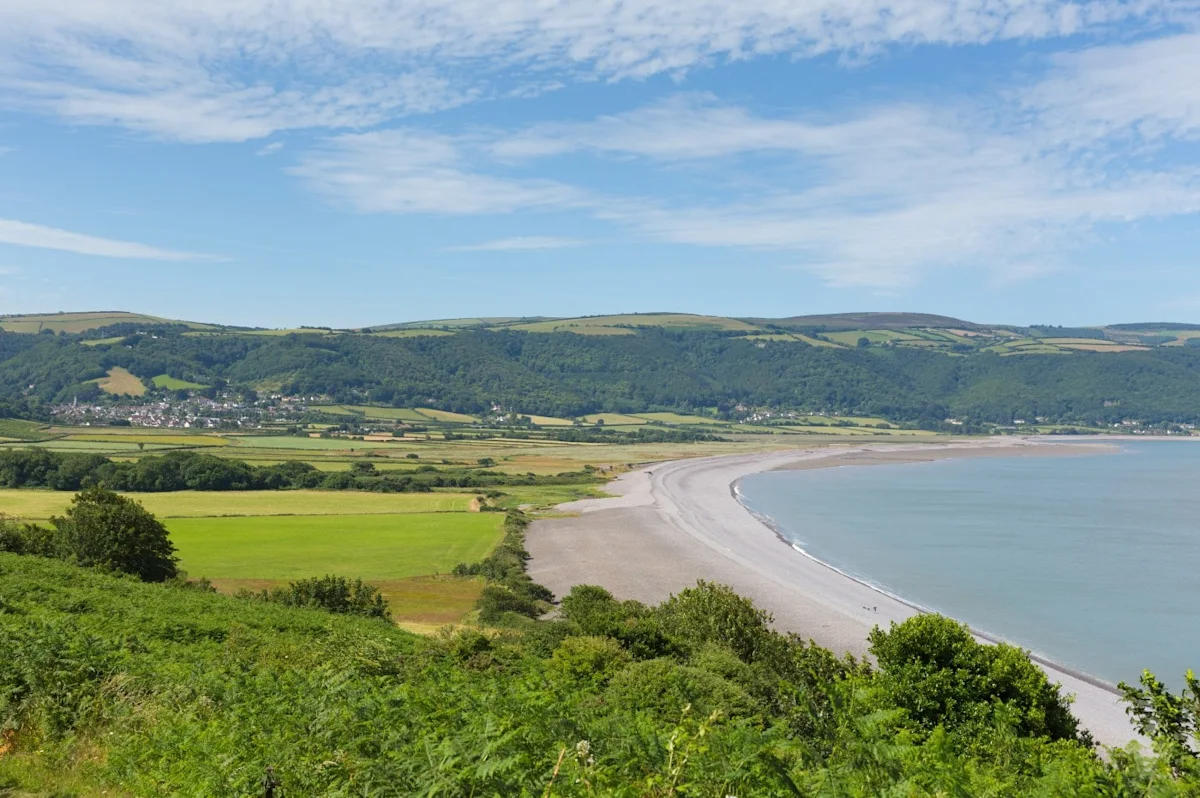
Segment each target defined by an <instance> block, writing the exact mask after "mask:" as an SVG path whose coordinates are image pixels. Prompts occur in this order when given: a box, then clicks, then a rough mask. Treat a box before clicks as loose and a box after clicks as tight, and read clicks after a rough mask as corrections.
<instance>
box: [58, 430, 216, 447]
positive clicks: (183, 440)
mask: <svg viewBox="0 0 1200 798" xmlns="http://www.w3.org/2000/svg"><path fill="white" fill-rule="evenodd" d="M65 440H68V441H91V442H100V443H133V444H138V443H149V444H161V445H163V446H228V445H229V439H228V438H222V437H219V436H217V435H187V434H174V435H171V434H167V435H160V434H156V433H153V432H145V433H143V434H140V435H139V434H137V433H132V434H131V433H120V432H118V433H110V432H84V433H79V434H71V435H68V436H67V437H66V438H65Z"/></svg>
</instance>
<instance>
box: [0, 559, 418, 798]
mask: <svg viewBox="0 0 1200 798" xmlns="http://www.w3.org/2000/svg"><path fill="white" fill-rule="evenodd" d="M0 596H2V597H3V598H2V599H0V602H2V604H0V606H3V607H4V608H5V609H6V610H7V611H6V612H0V642H3V643H4V645H3V646H0V647H3V648H4V649H5V651H6V653H7V654H10V655H12V656H17V657H20V658H22V661H23V662H35V661H37V662H41V663H42V664H43V666H44V667H46V668H48V669H49V670H48V672H49V673H56V674H57V676H56V679H57V680H58V682H59V685H60V686H59V687H58V688H57V690H51V691H49V692H48V693H47V694H48V695H49V696H50V698H49V700H50V701H53V702H56V703H55V705H54V706H53V708H52V709H51V710H49V711H51V712H52V717H53V718H55V721H54V722H53V723H48V724H40V725H41V726H42V729H41V730H42V731H43V732H50V733H52V732H55V731H61V730H62V728H61V726H59V724H73V723H79V724H80V725H81V728H82V729H83V730H84V731H83V734H82V736H81V737H80V738H79V739H78V740H77V741H76V743H75V744H74V745H72V744H71V743H68V744H66V745H65V746H63V747H62V748H60V749H57V750H55V751H52V752H46V753H44V755H42V756H34V755H32V749H31V750H30V752H29V753H28V754H24V755H21V754H18V755H11V754H10V755H9V756H0V787H7V786H13V785H14V783H15V784H22V783H23V785H24V786H27V787H31V788H34V789H36V790H37V792H36V793H34V794H38V795H51V794H55V795H101V794H108V795H195V796H200V795H251V794H261V788H260V786H259V785H260V781H261V778H262V774H263V771H264V768H265V767H266V765H267V764H277V765H278V764H280V763H283V762H289V763H292V764H291V767H300V766H301V765H300V763H301V762H305V763H307V764H305V765H304V766H303V767H304V768H305V770H306V772H310V773H315V772H319V770H320V768H319V767H318V763H319V762H320V761H322V760H323V759H325V758H327V756H328V754H329V753H332V752H331V751H330V750H329V746H328V745H327V743H324V742H321V740H320V735H317V736H310V735H307V734H298V733H297V732H296V730H294V729H292V728H290V727H292V726H293V724H294V723H295V722H296V721H299V720H300V719H301V718H304V717H306V716H307V717H308V719H309V721H311V720H312V719H313V718H314V717H315V715H316V712H315V707H314V706H309V707H304V706H303V703H304V700H305V697H306V696H307V697H309V698H312V697H314V696H315V693H314V690H315V691H318V692H324V691H326V690H329V689H331V685H326V687H325V688H320V687H318V685H320V684H322V683H323V682H324V681H325V680H327V679H329V678H330V677H331V676H332V674H333V673H337V672H345V673H347V674H352V678H353V679H357V680H358V681H359V683H361V684H364V685H365V684H366V681H365V680H367V679H369V678H370V676H369V674H370V673H371V672H372V670H373V669H375V670H378V668H379V667H380V666H379V663H381V662H386V661H390V660H395V658H397V657H400V656H403V655H405V654H407V653H409V652H410V651H411V650H412V647H413V643H414V641H415V640H416V638H414V637H413V636H412V635H410V634H408V633H406V632H403V631H400V630H398V629H395V628H393V627H390V626H388V625H387V624H384V623H380V622H378V621H368V620H359V619H354V618H348V617H338V616H333V615H330V614H328V613H325V612H320V611H316V610H295V609H290V608H285V607H281V606H278V605H270V604H260V603H252V602H246V601H238V600H234V599H231V598H227V597H224V596H219V595H213V594H205V593H199V592H194V591H180V590H172V589H166V588H162V587H159V586H154V585H145V584H141V583H139V582H136V581H134V580H130V579H114V578H112V577H108V576H104V575H101V574H99V573H95V572H92V571H87V570H83V569H78V568H75V567H73V566H70V565H66V564H63V563H58V562H54V561H50V560H42V559H39V558H34V557H18V556H15V555H11V554H3V553H0ZM130 641H136V644H130ZM373 662H374V663H376V664H375V665H372V664H371V663H373ZM4 676H8V677H9V678H12V677H16V678H17V679H18V682H17V683H18V685H19V684H21V683H22V682H21V681H20V680H21V679H22V678H24V676H23V675H22V674H21V673H12V672H8V673H6V674H4ZM30 676H32V674H30ZM0 682H3V677H0ZM105 682H107V683H108V687H107V697H106V699H105V700H104V701H103V702H100V703H96V704H95V705H90V708H87V707H85V706H84V705H83V704H82V702H84V701H86V700H87V699H86V696H87V695H96V694H98V693H99V690H100V686H101V684H103V683H105ZM305 682H308V683H309V687H308V688H307V689H305V688H303V686H302V685H303V684H304V683H305ZM76 685H82V686H81V687H77V686H76ZM83 691H86V692H83ZM337 692H338V691H337V690H336V688H332V692H329V693H327V698H332V697H333V695H334V694H336V693H337ZM18 697H19V693H18ZM344 698H348V696H344ZM347 706H348V705H347ZM239 707H240V709H238V708H239ZM181 710H182V711H181ZM205 712H209V713H215V714H210V715H209V720H210V721H212V722H215V723H216V724H217V725H216V726H210V725H209V722H208V721H206V720H205V719H204V717H203V713H205ZM241 712H245V713H246V714H245V715H244V716H243V717H242V718H241V720H239V721H235V720H234V716H235V714H240V713H241ZM197 713H199V714H197ZM85 717H86V718H88V720H84V718H85ZM101 718H103V719H104V720H103V721H102V720H101ZM218 718H220V719H221V720H218ZM285 719H287V720H285ZM330 722H334V723H337V722H336V721H333V720H332V718H327V720H326V723H327V724H328V723H330ZM227 723H228V724H231V725H229V726H228V727H227V729H228V731H232V732H233V733H234V734H235V735H236V736H237V737H239V738H241V739H236V740H235V739H232V738H226V737H224V735H225V734H227V733H228V731H220V729H221V728H222V727H223V726H224V724H227ZM97 724H100V725H99V726H98V725H97ZM47 726H49V728H47ZM55 726H58V728H57V729H56V728H54V727H55ZM100 729H108V730H110V731H105V732H104V733H103V734H101V732H100ZM37 732H38V729H36V728H35V729H28V728H27V729H26V730H25V735H26V736H29V735H36V734H37ZM5 739H6V740H7V739H9V738H5ZM15 742H17V743H18V744H20V743H21V742H22V739H21V738H16V739H15ZM25 742H29V743H31V744H32V747H33V748H36V749H40V748H41V745H40V744H38V743H37V741H36V739H34V740H25ZM306 751H307V752H310V754H306V753H304V752H306ZM318 752H323V753H321V754H320V755H317V756H316V758H315V759H310V756H311V755H314V754H318ZM39 753H42V752H41V751H39ZM60 756H65V758H62V759H60V758H59V757H60ZM353 759H354V757H351V760H343V764H348V762H349V761H353ZM284 769H285V770H286V768H284ZM289 778H291V779H292V783H293V784H295V780H294V777H289ZM101 788H104V789H103V791H102V789H101ZM56 790H58V791H56ZM3 792H4V790H3V789H2V788H0V793H3ZM17 794H18V795H19V794H23V793H20V792H18V793H17ZM289 794H293V793H289ZM294 794H296V795H303V794H317V793H313V792H307V793H306V792H304V791H303V789H302V790H301V791H300V792H296V793H294Z"/></svg>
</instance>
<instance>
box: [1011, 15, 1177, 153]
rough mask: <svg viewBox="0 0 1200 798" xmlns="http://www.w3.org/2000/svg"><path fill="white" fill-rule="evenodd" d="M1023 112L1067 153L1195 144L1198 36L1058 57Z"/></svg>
mask: <svg viewBox="0 0 1200 798" xmlns="http://www.w3.org/2000/svg"><path fill="white" fill-rule="evenodd" d="M1054 65H1055V69H1054V71H1053V73H1052V75H1051V77H1049V78H1048V79H1046V80H1043V81H1041V82H1040V83H1039V84H1038V85H1037V86H1036V87H1034V88H1033V89H1031V90H1030V91H1028V92H1027V93H1026V94H1025V95H1024V97H1023V100H1024V104H1025V107H1026V108H1027V109H1029V110H1031V111H1033V112H1034V113H1035V114H1036V115H1037V117H1038V119H1039V121H1040V122H1041V123H1042V124H1043V125H1044V126H1045V128H1046V131H1047V133H1048V134H1050V135H1052V136H1054V137H1055V138H1056V139H1057V140H1058V141H1060V142H1063V143H1065V144H1068V145H1071V146H1076V147H1079V146H1089V145H1092V144H1093V143H1094V142H1096V141H1098V140H1103V139H1111V138H1118V139H1120V140H1122V141H1127V140H1129V139H1133V140H1136V141H1140V142H1145V143H1152V144H1153V143H1159V142H1161V141H1163V140H1164V139H1170V138H1188V139H1195V138H1198V137H1200V79H1198V78H1197V76H1198V75H1200V33H1188V34H1181V35H1176V36H1168V37H1164V38H1158V39H1150V40H1146V41H1141V42H1136V43H1134V44H1121V45H1109V46H1101V47H1093V48H1091V49H1088V50H1083V51H1080V52H1075V53H1070V54H1067V55H1060V56H1058V57H1057V58H1055V59H1054Z"/></svg>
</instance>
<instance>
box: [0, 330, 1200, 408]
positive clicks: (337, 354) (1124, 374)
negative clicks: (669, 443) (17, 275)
mask: <svg viewBox="0 0 1200 798" xmlns="http://www.w3.org/2000/svg"><path fill="white" fill-rule="evenodd" d="M435 324H437V323H436V322H409V323H402V324H397V325H387V327H388V329H381V328H370V329H364V330H358V331H355V330H335V329H330V328H314V327H310V328H297V329H292V330H264V329H245V328H232V327H219V326H217V325H206V324H195V323H192V324H189V323H182V322H171V321H169V320H166V319H161V318H159V317H157V316H149V315H141V314H134V313H120V312H103V313H73V314H65V313H64V314H48V315H40V316H8V317H3V318H0V325H3V326H7V327H8V329H16V330H22V331H23V332H24V334H15V333H12V332H6V333H0V416H3V415H4V414H8V415H9V416H14V415H22V414H23V416H24V417H26V418H30V417H33V418H46V417H47V414H46V413H45V412H44V411H43V410H41V409H39V408H43V407H44V406H45V405H53V404H61V403H74V402H75V401H77V400H78V401H79V402H85V403H86V402H91V401H115V400H112V399H111V398H110V397H113V396H118V395H119V396H125V397H129V396H137V395H139V394H144V395H147V396H148V395H152V394H153V393H154V392H158V393H159V395H161V394H162V393H163V392H166V391H170V390H175V391H189V390H217V388H216V386H226V385H228V386H235V387H236V388H238V389H239V390H241V389H244V390H250V389H253V390H254V391H257V392H260V393H263V392H267V393H280V394H284V395H289V396H309V397H312V396H316V397H326V398H328V400H330V401H332V402H333V403H335V404H345V405H360V404H372V405H381V406H382V405H386V406H388V407H392V408H418V407H424V408H434V409H436V410H442V411H451V412H455V413H463V414H468V415H477V414H480V413H485V412H488V411H490V410H491V409H492V408H493V407H495V406H496V405H499V406H501V407H503V408H509V409H516V410H519V411H520V412H522V413H528V414H537V415H539V416H547V417H554V418H557V419H574V418H579V417H583V416H587V415H588V414H596V413H610V414H622V413H647V412H669V413H678V414H681V415H683V414H695V413H696V412H697V411H704V413H705V414H706V415H721V414H723V415H724V416H725V417H728V418H734V417H735V416H736V414H737V413H744V412H748V411H747V408H751V409H752V408H787V409H790V410H794V411H797V412H803V413H837V414H841V415H843V416H845V415H851V416H863V417H871V418H883V419H888V420H897V421H901V422H911V423H919V424H922V425H924V426H925V427H926V428H930V427H933V428H939V425H948V426H949V427H952V428H953V429H955V430H957V431H963V430H965V429H967V428H968V427H967V425H968V424H974V425H978V424H982V423H990V424H1010V423H1011V424H1013V425H1014V426H1015V425H1017V422H1018V421H1021V422H1022V423H1032V422H1034V421H1036V422H1038V423H1045V424H1049V425H1053V424H1065V423H1070V424H1075V423H1078V424H1084V425H1086V426H1089V427H1095V426H1111V425H1113V424H1120V423H1122V422H1124V421H1126V420H1129V419H1133V420H1139V421H1146V422H1151V423H1156V424H1183V423H1187V424H1197V423H1200V330H1198V329H1191V328H1189V327H1187V326H1185V325H1170V324H1155V325H1139V326H1138V328H1137V329H1125V328H1115V327H1113V328H1109V327H1055V326H1049V325H1038V326H1033V327H1015V326H1014V327H1006V326H997V325H983V324H977V323H972V322H967V321H963V320H960V319H953V318H950V317H946V316H934V315H929V314H908V313H884V314H875V313H871V314H867V313H860V314H837V315H832V316H799V317H792V318H789V319H777V320H771V319H760V318H740V319H739V318H731V317H724V316H704V315H698V314H687V313H638V314H620V315H611V316H586V317H576V318H558V319H546V318H537V319H529V318H504V319H499V320H497V319H484V318H479V319H454V320H443V321H442V322H441V326H435ZM422 325H424V326H422ZM855 325H857V326H855ZM46 331H50V332H54V333H55V334H53V335H42V334H36V333H39V332H46ZM208 386H213V387H212V388H209V387H208ZM6 407H7V408H8V409H5V408H6ZM947 419H951V420H952V421H947ZM606 423H607V422H606ZM975 428H976V429H978V427H975Z"/></svg>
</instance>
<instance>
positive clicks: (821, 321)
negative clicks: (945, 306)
mask: <svg viewBox="0 0 1200 798" xmlns="http://www.w3.org/2000/svg"><path fill="white" fill-rule="evenodd" d="M743 321H747V322H750V323H752V324H759V325H772V326H776V327H783V328H785V329H812V328H818V327H823V328H825V329H827V330H862V329H870V330H903V329H907V328H911V327H934V328H938V327H941V328H958V329H969V330H973V329H976V328H978V327H979V325H978V324H974V323H972V322H969V321H963V320H962V319H956V318H953V317H951V316H938V315H935V314H932V313H828V314H820V315H814V316H790V317H788V318H785V319H743Z"/></svg>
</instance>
